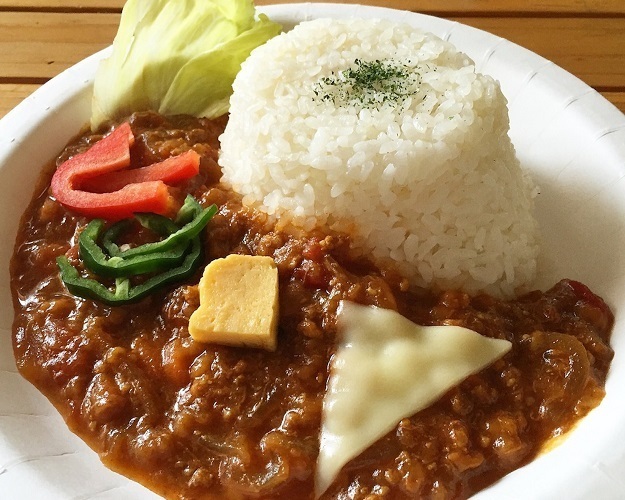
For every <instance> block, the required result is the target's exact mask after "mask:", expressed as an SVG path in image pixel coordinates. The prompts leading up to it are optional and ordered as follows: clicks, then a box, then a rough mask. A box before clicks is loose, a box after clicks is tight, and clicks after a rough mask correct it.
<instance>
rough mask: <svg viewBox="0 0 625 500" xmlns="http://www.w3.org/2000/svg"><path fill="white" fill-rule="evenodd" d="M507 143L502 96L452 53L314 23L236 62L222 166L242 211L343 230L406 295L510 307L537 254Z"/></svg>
mask: <svg viewBox="0 0 625 500" xmlns="http://www.w3.org/2000/svg"><path fill="white" fill-rule="evenodd" d="M508 130H509V119H508V110H507V102H506V99H505V97H504V96H503V94H502V92H501V89H500V87H499V84H498V83H497V82H496V81H495V80H493V79H492V78H491V77H489V76H485V75H481V74H478V73H476V72H475V67H474V63H473V62H472V61H471V59H470V58H469V57H468V56H466V55H465V54H463V53H461V52H459V51H458V50H457V49H456V48H454V46H453V45H451V44H450V43H448V42H445V41H443V40H441V39H440V38H438V37H436V36H434V35H432V34H429V33H424V32H421V31H419V30H416V29H414V28H412V27H410V26H407V25H402V24H394V23H391V22H389V21H383V20H362V19H353V20H331V19H320V20H315V21H310V22H305V23H302V24H300V25H298V26H297V27H295V28H294V29H293V30H292V31H290V32H288V33H284V34H281V35H279V36H277V37H276V38H273V39H271V40H270V41H269V42H267V43H266V44H264V45H262V46H260V47H259V48H257V49H256V50H254V51H253V53H252V54H251V55H250V57H249V58H248V59H247V60H246V61H245V63H244V64H243V66H242V69H241V71H240V72H239V74H238V76H237V78H236V80H235V82H234V94H233V95H232V98H231V102H230V119H229V122H228V125H227V127H226V130H225V132H224V133H223V135H222V136H221V154H220V159H219V163H220V165H221V166H222V169H223V173H224V181H225V182H227V183H229V184H230V185H231V186H232V187H233V188H234V189H235V190H236V191H237V192H239V193H241V194H242V195H243V196H244V202H245V203H246V204H248V205H252V206H255V207H257V208H259V209H260V210H262V211H264V212H266V213H267V214H269V215H272V216H275V217H276V218H279V219H280V220H288V221H290V222H294V223H296V224H297V225H299V226H301V227H303V228H305V229H311V228H313V227H316V226H326V227H329V228H331V229H333V230H337V231H343V232H347V233H349V234H350V235H351V237H352V238H353V242H354V243H353V245H354V247H355V249H357V250H360V251H362V252H363V253H366V254H368V255H371V256H373V257H374V259H376V260H378V261H384V262H388V261H391V262H394V263H395V265H396V266H397V267H398V269H399V270H400V271H401V272H402V273H403V274H404V275H405V276H406V277H408V278H409V279H410V280H411V282H412V283H413V284H414V285H418V286H424V287H434V288H461V289H463V290H466V291H467V292H470V293H476V292H480V291H485V292H489V293H493V294H496V295H500V296H501V295H503V296H511V295H513V294H514V293H515V291H516V290H518V289H519V287H523V286H524V285H528V284H530V283H531V282H532V280H533V279H534V276H535V272H536V258H537V253H538V243H537V226H536V222H535V220H534V217H533V214H532V211H533V196H534V194H535V189H534V187H533V185H532V183H531V181H530V179H529V178H528V177H527V175H526V174H524V172H523V171H522V170H521V167H520V165H519V161H518V160H517V158H516V155H515V151H514V147H513V145H512V143H511V141H510V138H509V136H508Z"/></svg>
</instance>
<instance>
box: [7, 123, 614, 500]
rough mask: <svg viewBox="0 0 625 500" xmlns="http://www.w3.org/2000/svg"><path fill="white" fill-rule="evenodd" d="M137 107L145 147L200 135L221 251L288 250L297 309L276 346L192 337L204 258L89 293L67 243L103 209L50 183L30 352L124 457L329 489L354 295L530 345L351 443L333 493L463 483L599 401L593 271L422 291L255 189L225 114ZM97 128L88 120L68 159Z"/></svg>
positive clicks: (136, 473)
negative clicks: (261, 208) (54, 190)
mask: <svg viewBox="0 0 625 500" xmlns="http://www.w3.org/2000/svg"><path fill="white" fill-rule="evenodd" d="M130 125H131V127H132V129H133V132H134V133H135V135H136V137H137V145H136V148H137V150H136V151H135V152H136V153H137V154H138V155H139V156H140V157H141V158H142V159H143V160H142V161H143V162H144V163H145V164H148V163H152V162H155V161H158V160H160V159H163V158H166V157H168V156H171V155H172V154H174V153H176V154H177V153H179V152H183V151H185V150H186V149H189V148H193V149H194V150H195V151H196V152H198V154H200V155H201V157H202V161H201V168H200V176H199V177H198V178H196V179H194V180H193V181H190V182H189V183H188V184H186V185H184V186H182V187H181V188H180V190H181V192H180V198H181V199H182V198H183V193H187V192H188V193H190V194H192V195H193V196H194V197H195V198H196V199H197V200H199V201H200V203H201V204H202V205H203V206H204V207H208V206H210V205H211V204H213V203H214V204H216V205H217V206H218V213H217V214H216V215H215V216H214V218H213V219H212V220H211V221H210V222H209V224H208V228H207V233H206V235H205V237H204V241H203V243H204V245H203V246H204V250H205V257H204V259H205V262H208V261H209V260H211V259H214V258H219V257H225V256H227V255H229V254H232V253H240V254H251V255H266V256H271V257H273V259H274V261H275V262H276V265H277V267H278V272H279V288H280V311H281V313H280V320H279V330H278V343H277V350H276V352H274V353H270V352H264V351H258V350H253V349H241V348H235V347H226V346H215V345H209V344H200V343H197V342H194V341H192V340H191V338H190V337H189V333H188V321H189V317H190V316H191V314H192V312H193V311H195V310H196V309H197V307H198V305H199V297H198V292H197V281H198V279H199V272H198V273H197V274H196V275H194V276H193V277H191V278H189V280H188V281H186V282H183V283H181V284H178V285H174V286H172V287H170V288H167V289H165V290H163V291H162V292H160V293H156V294H154V295H152V296H150V297H148V298H146V299H145V300H143V301H141V302H139V303H137V304H135V305H132V306H121V307H109V306H106V305H103V304H101V303H99V302H95V301H91V300H83V299H80V298H76V297H74V296H73V295H71V294H69V293H68V292H67V290H66V289H65V287H64V286H63V285H62V283H61V281H60V280H59V276H58V270H57V268H56V266H55V263H54V259H55V258H56V257H57V256H60V255H65V254H67V256H68V258H69V259H70V260H71V261H72V262H74V263H76V265H79V264H78V262H77V255H76V252H77V249H76V247H75V246H73V242H74V240H75V237H76V235H77V234H78V233H79V232H80V231H82V229H83V228H84V227H85V226H86V224H87V220H86V219H85V218H83V217H80V216H76V215H75V214H73V213H72V212H70V211H68V210H66V209H64V208H63V207H61V206H60V205H58V204H57V203H56V202H55V201H54V200H53V199H52V198H50V196H49V192H48V191H45V190H44V192H43V194H41V196H38V197H36V198H35V199H34V200H33V202H32V203H31V205H30V207H29V209H28V211H27V212H26V214H25V216H24V219H23V223H22V226H21V230H20V233H19V235H18V240H17V242H16V247H15V249H16V250H15V254H14V257H13V260H12V266H11V276H12V290H13V297H14V306H15V313H16V314H15V322H14V348H15V354H16V359H17V363H18V367H19V369H20V372H21V373H22V374H23V375H24V376H25V377H26V378H28V379H29V380H30V381H31V382H33V383H34V384H35V385H36V386H37V387H38V388H39V389H40V390H41V391H42V392H43V393H44V394H45V395H46V396H47V397H48V398H49V399H50V400H51V401H52V402H53V403H54V405H55V406H56V407H57V408H58V410H59V411H60V413H61V414H62V415H63V416H64V418H65V419H66V421H67V423H68V425H69V426H70V428H71V429H72V430H73V431H74V432H76V433H77V434H79V435H80V436H81V437H82V438H83V439H84V440H85V441H86V442H87V443H88V444H89V445H90V446H91V447H92V448H93V449H94V450H96V451H97V452H98V453H99V454H100V456H101V457H102V460H103V461H104V463H105V464H106V465H108V466H109V467H111V468H113V469H115V470H117V471H120V472H122V473H123V474H125V475H127V476H129V477H131V478H133V479H135V480H137V481H139V482H141V483H143V484H145V485H146V486H148V487H150V488H151V489H153V490H154V491H156V492H158V493H160V494H163V495H165V496H167V497H169V498H198V497H200V498H209V499H210V498H214V499H217V498H219V499H221V498H241V497H243V498H294V497H295V498H313V476H314V467H315V461H316V458H317V454H318V447H319V428H320V419H321V401H322V399H323V396H324V393H325V386H326V380H327V377H328V371H327V369H328V362H329V359H330V356H331V355H332V353H333V351H334V349H335V345H336V326H335V321H336V308H337V307H338V304H339V301H340V300H343V299H344V300H351V301H353V302H358V303H362V304H367V305H377V306H380V307H385V308H390V309H395V310H398V311H399V312H400V313H401V314H402V315H404V316H406V317H407V318H409V319H411V320H412V321H415V322H416V323H419V324H424V325H445V324H453V325H459V326H465V327H467V328H470V329H472V330H475V331H477V332H479V333H481V334H482V335H486V336H489V337H493V338H503V339H506V340H509V341H510V342H512V344H513V347H512V350H511V352H510V353H509V354H508V355H506V356H505V357H504V358H502V359H501V360H499V361H497V362H495V363H494V364H493V365H491V366H489V367H488V368H486V369H485V370H483V371H481V372H480V373H478V374H476V375H473V376H471V377H469V378H468V379H467V380H465V381H464V382H462V383H461V384H460V385H458V386H457V387H454V388H452V389H451V390H450V391H448V392H447V393H446V394H445V395H444V396H443V397H441V398H440V400H438V401H437V402H436V403H435V404H434V405H432V406H431V407H429V408H427V409H425V410H423V411H421V412H419V413H418V414H416V415H413V416H411V417H410V418H406V419H403V420H402V421H401V422H399V423H398V424H397V425H396V427H395V428H394V429H393V431H391V432H390V433H388V434H387V435H386V436H384V437H383V438H382V439H380V440H379V441H378V442H376V443H375V444H374V445H372V446H371V447H370V448H368V449H367V450H366V451H365V452H363V453H362V454H361V455H359V456H358V457H356V458H355V459H353V460H352V461H351V462H350V463H348V464H347V466H346V467H345V468H344V469H343V470H342V472H341V473H340V475H339V476H338V478H337V479H336V481H335V482H334V483H333V485H332V486H331V487H330V488H329V489H328V490H327V492H326V493H325V494H324V497H323V498H327V499H329V498H340V497H341V496H344V495H346V494H347V492H354V493H353V496H354V497H355V498H366V497H367V496H368V495H371V494H378V495H381V496H382V497H386V498H465V497H467V496H469V495H471V494H472V493H474V492H476V491H478V490H480V489H481V488H483V487H485V486H487V485H488V484H491V483H492V482H493V481H495V480H496V479H498V478H499V477H501V476H503V475H505V474H506V473H507V472H509V471H511V470H513V469H515V468H518V467H519V466H521V465H523V464H524V463H527V462H528V461H529V460H531V459H532V458H533V457H534V456H535V455H536V453H537V452H538V451H539V450H540V448H541V446H542V445H543V444H544V443H545V442H547V441H548V440H549V439H550V437H551V436H552V435H554V434H558V433H560V432H562V431H566V430H567V429H569V428H570V427H571V426H572V425H574V423H575V422H576V421H578V420H579V418H581V417H582V416H583V415H585V414H586V413H587V412H588V411H589V410H590V409H591V408H593V407H594V406H596V405H597V404H599V402H600V401H601V399H602V397H603V394H604V392H603V385H604V381H605V376H606V373H607V371H608V368H609V365H610V361H611V359H612V350H611V348H610V346H609V335H610V330H611V327H612V322H613V317H612V314H611V312H610V310H609V309H608V307H607V306H606V305H605V303H604V302H603V301H602V300H601V299H600V298H598V297H597V296H595V295H594V294H593V293H592V292H591V291H590V290H588V288H586V287H585V286H584V285H582V284H580V283H577V282H574V281H570V280H563V281H561V282H560V283H558V284H556V285H555V286H554V287H553V288H552V289H551V290H548V291H547V292H544V293H543V292H531V293H529V294H527V295H524V296H521V297H519V298H517V299H515V300H511V301H503V300H500V299H496V298H493V297H490V296H488V295H484V294H479V295H474V296H470V295H468V294H466V293H462V292H458V291H445V292H436V293H434V292H430V291H427V290H420V289H415V290H412V291H409V290H408V287H407V286H406V282H405V280H404V279H403V278H402V277H401V276H400V275H399V274H398V273H397V272H396V271H395V270H393V269H391V268H387V267H376V266H375V265H373V264H372V263H371V262H369V261H367V260H366V259H363V258H362V257H358V256H354V255H353V252H352V251H351V250H350V246H351V245H350V241H349V237H347V236H345V235H343V234H340V233H334V232H329V231H325V232H324V231H321V230H313V231H309V232H302V231H297V230H286V229H282V230H280V229H278V228H276V227H275V226H274V225H273V224H272V223H271V222H270V221H269V220H268V218H267V216H266V215H265V214H263V213H260V212H257V211H255V210H253V209H250V208H246V207H244V206H243V205H242V203H241V197H240V196H239V195H237V194H235V193H233V192H232V191H231V190H230V189H228V188H227V187H226V186H224V185H223V184H221V183H220V182H219V178H220V170H219V167H218V166H217V164H216V155H217V148H218V146H219V144H218V141H217V138H218V136H219V135H220V133H221V132H222V131H223V128H224V126H225V120H221V121H208V120H198V119H194V118H190V117H175V118H166V117H161V116H158V115H156V114H152V113H142V114H136V115H134V116H133V117H131V119H130ZM99 137H100V136H90V135H85V136H83V137H80V138H78V139H77V140H76V141H74V142H73V143H72V144H70V145H69V146H68V147H67V148H66V149H65V151H64V152H63V153H61V156H60V158H61V160H64V159H66V158H67V157H68V156H69V155H70V154H74V153H76V152H77V151H81V150H84V149H85V148H86V147H88V145H89V144H91V143H93V142H94V141H95V140H96V139H98V138H99ZM139 237H140V235H137V238H139ZM138 243H143V241H138ZM350 494H351V493H350Z"/></svg>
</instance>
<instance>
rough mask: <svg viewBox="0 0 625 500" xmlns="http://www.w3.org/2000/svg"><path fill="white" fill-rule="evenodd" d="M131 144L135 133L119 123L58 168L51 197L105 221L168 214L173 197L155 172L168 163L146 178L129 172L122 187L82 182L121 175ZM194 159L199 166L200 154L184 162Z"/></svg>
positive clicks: (157, 171) (190, 161) (192, 161)
mask: <svg viewBox="0 0 625 500" xmlns="http://www.w3.org/2000/svg"><path fill="white" fill-rule="evenodd" d="M133 144H134V135H133V133H132V130H131V129H130V125H129V124H128V123H122V124H121V125H120V126H119V127H117V128H116V129H115V130H114V131H113V132H111V133H110V134H109V135H108V136H106V137H104V138H103V139H101V140H100V141H98V142H97V143H96V144H94V145H93V146H92V147H91V148H90V149H89V150H87V151H85V152H84V153H81V154H78V155H76V156H73V157H71V158H70V159H69V160H67V161H66V162H64V163H63V164H62V165H60V166H59V167H58V168H57V170H56V172H55V173H54V175H53V177H52V182H51V186H50V187H51V189H52V194H53V196H54V197H55V198H56V199H57V201H58V202H59V203H61V204H62V205H64V206H66V207H67V208H70V209H72V210H74V211H76V212H78V213H80V214H83V215H86V216H88V217H94V218H95V217H99V218H103V219H107V220H119V219H124V218H127V217H131V216H132V215H133V214H134V213H135V212H152V213H157V214H165V213H167V212H168V211H169V208H170V206H171V203H172V197H171V194H170V193H169V189H168V187H167V185H166V184H165V183H164V182H163V181H162V180H161V179H159V178H158V175H157V173H159V172H160V173H163V171H164V169H166V168H167V166H168V165H165V167H163V166H160V167H158V166H155V167H153V169H152V170H151V171H149V172H152V174H150V173H149V174H148V175H147V176H145V177H144V179H146V180H145V181H142V180H141V176H142V175H144V174H131V175H129V176H128V181H129V183H124V185H123V187H120V188H119V189H116V190H114V191H112V192H90V191H85V190H84V186H85V185H88V184H89V183H91V184H92V185H94V184H95V183H96V179H95V178H97V177H99V176H103V175H105V176H106V175H109V174H110V175H113V174H117V175H121V172H118V171H119V170H122V169H125V168H128V167H129V166H130V147H131V146H132V145H133ZM170 160H171V161H170ZM196 160H197V164H198V168H199V157H198V158H197V159H195V158H194V157H193V154H191V155H189V156H188V158H186V159H185V162H187V161H188V162H189V163H191V164H192V165H193V164H194V163H195V161H196ZM166 162H169V166H171V164H172V163H175V158H171V159H168V160H165V161H164V162H162V163H166ZM148 168H149V167H148ZM137 170H141V169H137ZM181 171H185V172H189V171H192V172H194V173H193V175H195V174H196V173H197V170H193V169H191V170H189V169H188V166H185V168H183V169H181ZM128 172H131V171H130V170H129V171H128ZM125 175H128V174H125ZM133 175H134V176H137V177H136V179H133V178H132V176H133ZM174 178H175V176H174ZM178 179H179V178H178ZM133 180H138V182H133Z"/></svg>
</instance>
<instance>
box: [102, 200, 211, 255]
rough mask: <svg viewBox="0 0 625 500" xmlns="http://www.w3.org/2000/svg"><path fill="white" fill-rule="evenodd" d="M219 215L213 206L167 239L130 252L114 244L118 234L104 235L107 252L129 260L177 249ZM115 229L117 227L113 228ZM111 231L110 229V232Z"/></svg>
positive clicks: (202, 211) (198, 214)
mask: <svg viewBox="0 0 625 500" xmlns="http://www.w3.org/2000/svg"><path fill="white" fill-rule="evenodd" d="M216 213H217V205H211V206H210V207H208V208H205V209H202V210H200V211H199V212H198V213H197V214H196V215H195V217H194V218H193V219H192V220H191V221H190V222H188V223H186V224H185V225H184V226H182V227H181V228H180V229H178V230H177V231H176V232H174V233H172V234H170V235H169V236H167V237H166V238H165V239H163V240H161V241H157V242H155V243H146V244H145V245H141V246H138V247H135V248H130V249H128V250H120V249H119V247H118V246H117V245H116V244H115V243H114V242H113V240H114V239H115V237H116V234H113V235H111V234H106V233H105V235H104V238H103V240H104V246H105V248H106V250H107V251H108V252H109V254H111V256H113V257H122V258H124V259H127V258H129V257H133V256H136V255H147V254H150V253H155V252H163V251H166V250H170V249H172V248H173V247H177V246H178V245H181V244H188V242H189V241H190V240H191V239H193V238H195V237H196V236H197V235H198V234H200V232H201V231H202V229H204V227H205V226H206V224H208V222H209V221H210V220H211V219H212V218H213V216H214V215H215V214H216ZM113 227H115V226H113ZM110 230H111V229H109V231H110Z"/></svg>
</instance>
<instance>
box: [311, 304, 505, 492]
mask: <svg viewBox="0 0 625 500" xmlns="http://www.w3.org/2000/svg"><path fill="white" fill-rule="evenodd" d="M338 327H339V334H340V344H339V346H338V349H337V351H336V353H335V355H334V358H333V360H332V367H331V372H330V378H329V380H328V386H327V391H326V394H325V398H324V400H323V413H322V421H321V443H320V450H319V458H318V460H317V472H316V478H315V490H316V493H317V496H319V495H321V494H322V493H323V492H324V491H325V490H326V489H327V488H328V486H330V484H332V482H333V481H334V479H335V478H336V476H337V474H338V473H339V471H340V470H341V468H342V467H343V466H344V465H345V464H346V463H347V462H348V461H349V460H351V459H352V458H354V457H356V456H357V455H359V454H360V453H361V452H362V451H364V450H365V449H366V448H368V447H369V446H370V445H371V444H373V443H374V442H375V441H377V440H378V439H380V438H381V437H382V436H384V435H385V434H386V433H388V432H389V431H391V430H392V429H393V428H394V427H395V426H396V425H397V423H398V422H399V421H400V420H401V419H402V418H406V417H409V416H412V415H414V414H415V413H417V412H419V411H420V410H422V409H424V408H426V407H428V406H429V405H431V404H432V403H434V402H435V401H436V400H437V399H439V398H440V397H441V396H442V395H443V394H444V393H445V392H446V391H447V390H448V389H450V388H451V387H453V386H455V385H457V384H458V383H460V382H461V381H462V380H464V379H465V378H466V377H468V376H469V375H471V374H472V373H476V372H478V371H480V370H481V369H482V368H484V367H486V366H488V365H489V364H491V363H492V362H493V361H495V360H497V359H498V358H500V357H501V356H503V355H504V354H506V353H507V352H508V351H509V350H510V348H511V347H512V344H511V343H510V342H508V341H506V340H499V339H491V338H488V337H484V336H482V335H480V334H479V333H476V332H474V331H472V330H468V329H467V328H462V327H458V326H429V327H426V326H420V325H417V324H415V323H413V322H412V321H410V320H408V319H407V318H405V317H403V316H402V315H401V314H399V313H397V312H395V311H392V310H389V309H381V308H378V307H373V306H369V307H368V306H362V305H358V304H355V303H352V302H345V301H344V302H342V303H341V306H340V308H339V314H338Z"/></svg>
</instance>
